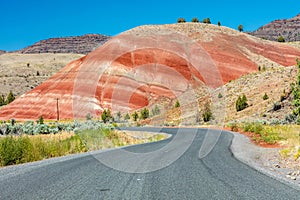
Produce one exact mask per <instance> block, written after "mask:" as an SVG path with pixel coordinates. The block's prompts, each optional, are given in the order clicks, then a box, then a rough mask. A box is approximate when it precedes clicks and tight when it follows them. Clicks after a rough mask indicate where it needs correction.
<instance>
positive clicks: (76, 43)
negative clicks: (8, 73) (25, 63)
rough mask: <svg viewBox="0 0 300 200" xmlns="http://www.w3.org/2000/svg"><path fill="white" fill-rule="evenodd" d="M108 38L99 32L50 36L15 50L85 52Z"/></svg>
mask: <svg viewBox="0 0 300 200" xmlns="http://www.w3.org/2000/svg"><path fill="white" fill-rule="evenodd" d="M109 39H110V37H109V36H105V35H100V34H87V35H83V36H73V37H63V38H50V39H47V40H41V41H39V42H37V43H35V44H33V45H31V46H29V47H26V48H24V49H21V50H19V51H17V52H18V53H27V54H32V53H76V54H87V53H89V52H91V51H93V50H95V49H96V48H97V47H99V46H101V45H102V44H104V43H105V42H106V41H108V40H109Z"/></svg>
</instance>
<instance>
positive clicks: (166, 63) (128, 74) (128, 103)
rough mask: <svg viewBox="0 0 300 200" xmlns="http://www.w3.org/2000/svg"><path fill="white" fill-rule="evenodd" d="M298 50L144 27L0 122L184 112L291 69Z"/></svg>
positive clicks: (212, 30)
mask: <svg viewBox="0 0 300 200" xmlns="http://www.w3.org/2000/svg"><path fill="white" fill-rule="evenodd" d="M296 57H300V50H299V49H297V48H294V47H291V46H287V45H285V44H280V43H275V42H271V41H262V40H260V39H257V38H255V37H252V36H250V35H248V34H244V33H240V32H237V31H234V30H232V29H228V28H225V27H218V26H214V25H209V24H200V23H184V24H171V25H160V26H142V27H137V28H135V29H132V30H129V31H127V32H125V33H122V34H120V35H119V36H116V37H114V38H112V39H111V40H109V41H108V42H107V43H105V44H104V45H103V46H101V47H99V48H98V49H96V50H95V51H93V52H91V53H89V54H88V55H87V56H85V57H83V58H81V59H78V60H76V61H73V62H71V63H70V64H68V65H67V66H66V67H64V68H63V69H62V70H61V71H59V72H58V73H57V74H55V75H54V76H52V77H51V78H50V79H48V80H47V81H46V82H44V83H43V84H41V85H40V86H38V87H37V88H35V89H34V90H32V91H30V92H28V93H26V94H25V95H22V96H21V97H20V98H18V99H16V100H15V101H14V102H13V103H11V104H10V105H8V106H6V107H4V108H2V109H1V110H0V118H1V119H10V118H15V119H37V118H38V117H39V116H44V118H46V119H56V117H57V101H58V108H59V114H60V118H84V117H85V116H86V115H87V114H88V113H90V114H92V115H94V116H99V115H100V114H101V112H102V111H103V109H105V108H111V109H112V111H113V112H117V111H128V110H133V109H138V108H142V107H144V106H148V105H151V104H153V103H156V102H159V101H161V100H162V99H170V100H172V99H174V98H178V99H181V100H182V101H183V102H184V101H186V102H187V103H189V105H192V104H191V103H193V102H197V101H198V99H199V98H201V97H203V95H207V93H206V94H204V93H205V91H209V90H210V89H215V88H217V87H220V86H222V85H223V84H224V83H227V82H229V81H230V80H233V79H237V78H239V77H240V76H242V75H244V74H247V73H250V72H254V71H257V69H258V65H261V64H262V63H264V62H269V63H272V65H273V66H274V67H275V66H292V65H294V64H295V63H296V62H295V59H296Z"/></svg>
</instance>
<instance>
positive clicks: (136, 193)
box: [0, 127, 300, 200]
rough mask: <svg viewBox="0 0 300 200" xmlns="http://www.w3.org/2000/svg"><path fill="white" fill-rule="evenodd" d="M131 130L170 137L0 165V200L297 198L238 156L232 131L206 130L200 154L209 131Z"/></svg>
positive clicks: (299, 195)
mask: <svg viewBox="0 0 300 200" xmlns="http://www.w3.org/2000/svg"><path fill="white" fill-rule="evenodd" d="M134 129H135V130H139V131H143V130H144V131H153V132H155V131H160V132H164V133H169V134H172V137H171V138H169V139H167V140H164V141H160V142H156V143H148V144H143V145H135V146H130V147H125V148H121V150H122V151H123V153H120V149H112V150H105V151H98V152H91V153H85V154H80V155H72V156H67V157H63V158H56V159H50V160H45V161H39V162H35V163H28V164H22V165H18V166H10V167H4V168H1V169H0V183H1V186H0V187H1V189H0V199H72V200H73V199H89V200H90V199H130V200H135V199H143V200H145V199H155V200H156V199H162V200H166V199H180V200H183V199H187V200H190V199H226V200H227V199H237V200H240V199H297V200H298V199H300V191H299V190H297V189H295V188H293V187H290V186H289V185H287V184H284V183H282V182H279V181H277V180H275V179H273V178H272V177H269V176H267V175H265V174H263V173H260V172H258V171H257V170H254V169H253V168H251V167H249V166H248V165H246V164H244V163H242V162H240V161H239V160H237V159H236V158H235V157H234V156H233V155H232V152H231V150H230V145H231V142H232V139H233V135H232V134H231V133H230V132H227V131H221V132H219V133H218V130H210V131H209V134H215V135H216V137H218V138H216V140H215V141H216V144H215V145H214V146H213V148H211V150H210V151H209V152H208V153H207V154H206V155H205V156H199V151H200V149H201V147H202V146H203V145H205V144H203V143H204V142H203V141H205V137H206V134H207V133H208V129H193V128H180V129H178V128H150V127H148V128H131V130H134ZM179 132H180V134H185V135H184V137H182V136H177V135H178V134H179ZM176 136H177V137H176ZM175 137H176V140H174V138H175ZM124 152H125V153H124ZM126 152H127V153H126ZM153 152H159V153H156V154H154V153H153ZM126 169H127V170H126Z"/></svg>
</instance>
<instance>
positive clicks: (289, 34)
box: [250, 14, 300, 41]
mask: <svg viewBox="0 0 300 200" xmlns="http://www.w3.org/2000/svg"><path fill="white" fill-rule="evenodd" d="M250 34H251V35H254V36H256V37H260V38H264V39H268V40H273V41H277V39H278V37H279V36H283V37H284V38H285V41H300V14H298V15H297V16H296V17H294V18H291V19H282V20H275V21H273V22H271V23H269V24H267V25H265V26H262V27H260V28H259V29H258V30H256V31H254V32H252V33H250Z"/></svg>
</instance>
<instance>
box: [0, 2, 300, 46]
mask: <svg viewBox="0 0 300 200" xmlns="http://www.w3.org/2000/svg"><path fill="white" fill-rule="evenodd" d="M0 13H1V19H0V27H1V29H0V50H7V51H11V50H17V49H21V48H24V47H26V46H28V45H31V44H33V43H35V42H37V41H39V40H42V39H47V38H51V37H63V36H77V35H83V34H87V33H100V34H105V35H112V36H113V35H117V34H119V33H121V32H123V31H126V30H128V29H131V28H133V27H136V26H139V25H145V24H166V23H176V21H177V18H179V17H183V18H185V19H186V20H187V21H190V20H191V19H192V18H193V17H198V18H199V20H202V19H203V18H207V17H209V18H210V19H211V21H212V23H214V24H216V23H217V22H218V21H220V22H221V24H222V25H224V26H228V27H231V28H234V29H236V28H237V26H238V25H239V24H242V25H243V26H244V30H245V31H250V30H255V29H257V28H259V27H260V26H262V25H264V24H266V23H269V22H271V21H273V20H275V19H283V18H291V17H294V16H295V15H297V14H298V13H300V4H299V2H298V1H296V0H285V1H277V0H274V1H264V0H260V1H258V0H251V1H240V0H239V1H237V0H231V1H230V0H228V1H221V0H220V1H218V0H211V1H208V0H206V1H199V0H198V1H197V0H194V1H190V0H180V1H177V0H166V1H163V0H152V1H142V0H138V1H137V0H127V1H118V0H114V1H110V0H105V1H102V0H99V1H97V0H84V1H77V0H47V1H43V0H27V1H25V0H24V1H22V0H0Z"/></svg>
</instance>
